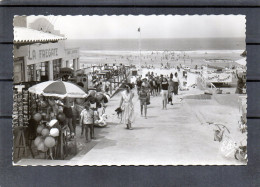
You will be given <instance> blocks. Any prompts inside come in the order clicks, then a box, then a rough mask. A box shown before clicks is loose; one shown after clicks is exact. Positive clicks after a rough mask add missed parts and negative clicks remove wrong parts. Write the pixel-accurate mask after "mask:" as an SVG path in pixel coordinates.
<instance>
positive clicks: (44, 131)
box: [41, 128, 50, 137]
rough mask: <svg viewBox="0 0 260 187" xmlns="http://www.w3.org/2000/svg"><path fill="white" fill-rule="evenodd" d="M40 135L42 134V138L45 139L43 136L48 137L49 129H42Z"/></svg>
mask: <svg viewBox="0 0 260 187" xmlns="http://www.w3.org/2000/svg"><path fill="white" fill-rule="evenodd" d="M41 134H42V136H43V137H45V136H48V135H49V134H50V131H49V129H47V128H44V129H42V133H41Z"/></svg>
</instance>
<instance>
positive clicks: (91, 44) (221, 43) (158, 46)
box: [65, 38, 246, 51]
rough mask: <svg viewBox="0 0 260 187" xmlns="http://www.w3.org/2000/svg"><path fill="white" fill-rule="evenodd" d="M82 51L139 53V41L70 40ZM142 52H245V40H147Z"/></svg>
mask: <svg viewBox="0 0 260 187" xmlns="http://www.w3.org/2000/svg"><path fill="white" fill-rule="evenodd" d="M65 44H66V47H78V48H80V50H81V51H85V50H86V51H139V50H140V47H139V39H68V40H66V41H65ZM140 45H141V51H202V50H209V51H210V50H245V46H246V42H245V38H145V39H142V40H141V41H140Z"/></svg>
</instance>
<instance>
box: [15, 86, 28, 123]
mask: <svg viewBox="0 0 260 187" xmlns="http://www.w3.org/2000/svg"><path fill="white" fill-rule="evenodd" d="M13 100H14V102H13V125H14V126H27V125H28V120H29V93H28V91H27V90H23V91H21V92H18V91H17V90H16V89H15V90H14V94H13Z"/></svg>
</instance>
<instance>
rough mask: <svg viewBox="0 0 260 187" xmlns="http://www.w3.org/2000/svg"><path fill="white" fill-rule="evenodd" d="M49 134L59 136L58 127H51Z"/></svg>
mask: <svg viewBox="0 0 260 187" xmlns="http://www.w3.org/2000/svg"><path fill="white" fill-rule="evenodd" d="M50 135H51V136H52V137H58V136H59V129H57V128H52V129H51V130H50Z"/></svg>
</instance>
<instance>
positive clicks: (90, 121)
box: [80, 102, 94, 142]
mask: <svg viewBox="0 0 260 187" xmlns="http://www.w3.org/2000/svg"><path fill="white" fill-rule="evenodd" d="M80 125H82V129H85V137H86V141H87V142H89V140H88V129H90V138H91V139H94V111H93V110H92V109H90V103H89V102H87V103H86V104H85V109H83V110H82V112H81V114H80ZM81 135H83V131H82V132H81Z"/></svg>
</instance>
